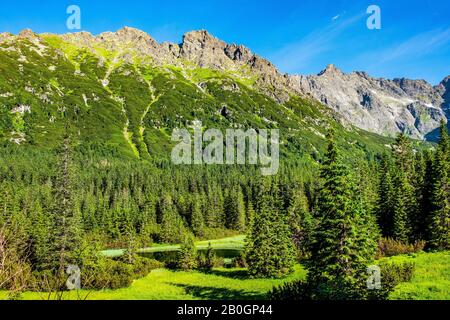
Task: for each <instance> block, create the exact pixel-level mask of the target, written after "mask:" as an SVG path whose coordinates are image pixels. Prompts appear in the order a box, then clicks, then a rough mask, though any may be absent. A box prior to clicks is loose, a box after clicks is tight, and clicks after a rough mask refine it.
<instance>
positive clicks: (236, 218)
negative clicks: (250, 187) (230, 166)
mask: <svg viewBox="0 0 450 320" xmlns="http://www.w3.org/2000/svg"><path fill="white" fill-rule="evenodd" d="M225 216H226V219H227V223H226V226H227V228H229V229H233V230H239V231H244V230H245V204H244V196H243V194H242V191H241V187H240V186H236V187H233V188H232V189H231V190H228V194H227V196H226V198H225Z"/></svg>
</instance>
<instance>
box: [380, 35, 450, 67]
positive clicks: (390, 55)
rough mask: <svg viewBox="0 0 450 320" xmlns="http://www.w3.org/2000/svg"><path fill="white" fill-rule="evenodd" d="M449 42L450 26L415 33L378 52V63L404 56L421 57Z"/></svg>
mask: <svg viewBox="0 0 450 320" xmlns="http://www.w3.org/2000/svg"><path fill="white" fill-rule="evenodd" d="M447 44H450V28H447V29H435V30H431V31H427V32H423V33H420V34H418V35H415V36H413V37H411V38H409V39H406V40H405V41H403V42H401V43H398V44H395V45H393V46H391V47H389V48H387V49H384V50H383V51H381V52H378V53H377V54H376V55H377V56H378V61H379V62H380V63H386V62H392V61H398V60H401V59H404V58H406V57H409V58H410V57H422V56H425V55H428V54H430V53H433V52H436V51H437V50H439V49H440V48H442V47H443V46H445V45H447Z"/></svg>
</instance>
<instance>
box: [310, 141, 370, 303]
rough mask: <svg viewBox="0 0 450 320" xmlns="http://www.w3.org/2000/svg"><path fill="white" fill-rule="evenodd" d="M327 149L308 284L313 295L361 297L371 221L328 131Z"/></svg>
mask: <svg viewBox="0 0 450 320" xmlns="http://www.w3.org/2000/svg"><path fill="white" fill-rule="evenodd" d="M328 140H329V144H328V150H327V154H326V159H325V161H324V162H323V165H322V168H321V174H320V176H321V180H322V182H323V183H322V187H321V189H320V191H319V199H318V208H317V210H318V216H319V221H318V225H317V227H316V229H315V232H314V243H313V245H312V247H311V248H312V250H311V258H310V264H309V268H308V278H307V283H308V287H309V288H310V290H311V294H310V295H311V298H313V299H361V298H362V296H363V295H364V292H365V290H363V288H364V287H365V285H366V274H365V267H366V264H367V263H368V262H369V261H371V259H372V258H373V255H374V252H375V250H374V247H373V245H371V244H370V243H369V242H368V241H364V237H365V236H366V232H367V230H368V229H366V228H364V229H362V230H361V226H363V225H365V224H371V221H368V219H367V217H368V216H367V214H366V213H365V212H364V206H363V205H361V202H360V201H359V200H358V197H357V196H356V195H355V190H356V188H355V187H354V186H353V182H352V180H351V177H350V176H349V173H348V170H347V168H346V167H345V165H344V164H343V163H342V161H341V159H340V157H339V154H338V150H337V148H336V145H335V142H334V136H333V132H330V133H329V134H328Z"/></svg>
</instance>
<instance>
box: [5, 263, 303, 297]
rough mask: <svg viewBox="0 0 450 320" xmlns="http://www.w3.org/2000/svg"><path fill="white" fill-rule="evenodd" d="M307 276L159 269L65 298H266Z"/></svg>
mask: <svg viewBox="0 0 450 320" xmlns="http://www.w3.org/2000/svg"><path fill="white" fill-rule="evenodd" d="M305 275H306V272H305V270H304V269H303V268H302V267H301V266H296V268H295V272H294V273H293V274H292V275H290V276H289V277H287V278H285V279H249V278H248V276H247V272H246V270H244V269H215V270H214V271H213V272H212V273H210V274H205V273H200V272H195V271H192V272H182V271H179V272H176V271H169V270H166V269H157V270H153V271H152V272H151V273H150V274H149V275H148V276H147V277H145V278H142V279H139V280H136V281H134V282H133V284H132V285H131V286H130V287H128V288H124V289H118V290H104V291H94V292H89V291H80V292H78V293H76V292H71V293H65V294H64V296H63V299H78V297H81V298H82V299H84V298H86V297H87V299H93V300H199V299H209V300H211V299H215V300H227V299H241V300H243V299H245V300H246V299H249V300H252V299H264V297H265V295H266V293H267V292H268V291H269V290H270V289H271V288H272V287H273V286H276V285H280V284H282V283H285V282H288V281H292V280H295V279H299V278H304V277H305ZM6 296H7V294H6V292H0V299H4V298H6ZM21 298H22V299H25V300H45V299H48V295H47V294H44V293H31V292H26V293H24V294H23V295H22V296H21Z"/></svg>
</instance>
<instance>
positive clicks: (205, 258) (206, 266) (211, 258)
mask: <svg viewBox="0 0 450 320" xmlns="http://www.w3.org/2000/svg"><path fill="white" fill-rule="evenodd" d="M215 259H216V254H215V253H214V249H213V248H212V246H211V242H210V243H209V245H208V249H207V250H206V252H205V253H199V254H198V257H197V268H198V269H199V270H203V271H211V270H212V268H214V263H215Z"/></svg>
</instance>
